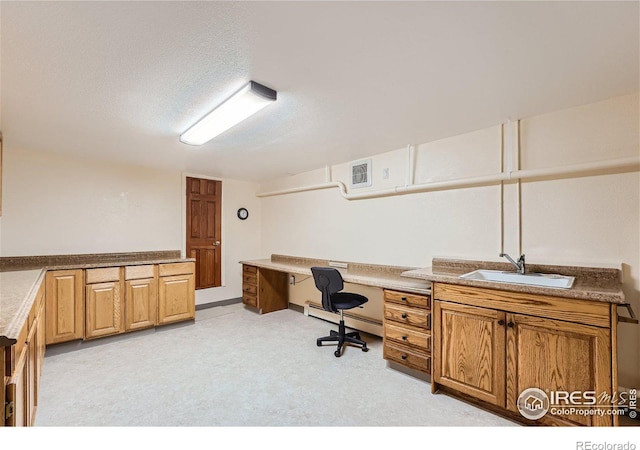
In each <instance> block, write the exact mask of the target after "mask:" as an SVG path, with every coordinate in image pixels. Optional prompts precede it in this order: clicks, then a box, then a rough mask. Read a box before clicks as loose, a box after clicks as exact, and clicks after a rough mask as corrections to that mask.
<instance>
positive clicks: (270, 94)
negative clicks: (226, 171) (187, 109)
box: [180, 81, 277, 145]
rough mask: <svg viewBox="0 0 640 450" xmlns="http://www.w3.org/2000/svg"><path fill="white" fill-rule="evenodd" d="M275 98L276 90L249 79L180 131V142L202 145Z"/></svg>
mask: <svg viewBox="0 0 640 450" xmlns="http://www.w3.org/2000/svg"><path fill="white" fill-rule="evenodd" d="M276 98H277V92H276V91H274V90H273V89H270V88H268V87H266V86H263V85H261V84H260V83H256V82H255V81H249V83H247V84H246V85H245V86H244V87H243V88H242V89H240V90H239V91H238V92H236V93H235V94H233V95H232V96H231V97H229V98H228V99H227V100H225V102H224V103H222V104H221V105H220V106H218V107H217V108H215V109H214V110H213V111H211V112H210V113H209V114H207V115H206V116H204V117H203V118H202V119H200V120H199V121H198V122H196V124H195V125H193V126H192V127H191V128H189V129H188V130H187V131H185V132H184V133H182V134H181V135H180V142H184V143H185V144H190V145H202V144H204V143H205V142H207V141H210V140H211V139H213V138H214V137H216V136H218V135H219V134H221V133H224V132H225V131H227V130H228V129H229V128H231V127H233V126H234V125H237V124H238V123H240V122H242V121H243V120H244V119H246V118H247V117H249V116H252V115H253V114H255V113H257V112H258V111H260V110H261V109H262V108H264V107H265V106H267V105H270V104H271V103H273V102H275V101H276Z"/></svg>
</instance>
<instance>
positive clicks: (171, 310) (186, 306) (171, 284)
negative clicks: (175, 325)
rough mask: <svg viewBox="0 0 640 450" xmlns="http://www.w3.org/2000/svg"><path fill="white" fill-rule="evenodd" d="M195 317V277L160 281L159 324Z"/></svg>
mask: <svg viewBox="0 0 640 450" xmlns="http://www.w3.org/2000/svg"><path fill="white" fill-rule="evenodd" d="M194 317H195V276H194V275H193V274H189V275H174V276H168V277H160V279H159V281H158V324H159V325H162V324H165V323H171V322H179V321H182V320H189V319H193V318H194Z"/></svg>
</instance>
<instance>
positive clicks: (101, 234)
mask: <svg viewBox="0 0 640 450" xmlns="http://www.w3.org/2000/svg"><path fill="white" fill-rule="evenodd" d="M6 144H7V143H6V142H5V155H4V175H3V177H4V180H3V183H4V193H3V194H4V199H3V204H4V207H3V224H2V225H3V226H2V239H1V242H0V249H1V254H2V256H23V255H55V254H75V253H108V252H136V251H151V250H179V249H180V248H181V246H182V235H181V214H182V213H181V190H180V189H181V188H180V172H177V171H175V172H168V171H160V170H154V169H146V168H141V167H132V166H122V165H116V164H110V163H104V162H98V161H93V160H88V159H80V158H75V157H69V156H61V155H55V154H50V153H43V152H33V151H27V150H17V149H14V148H10V147H9V146H8V145H6Z"/></svg>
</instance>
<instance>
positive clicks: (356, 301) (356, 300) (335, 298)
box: [331, 292, 368, 309]
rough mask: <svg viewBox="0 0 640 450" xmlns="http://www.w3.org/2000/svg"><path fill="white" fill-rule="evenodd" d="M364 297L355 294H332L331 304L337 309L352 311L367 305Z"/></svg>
mask: <svg viewBox="0 0 640 450" xmlns="http://www.w3.org/2000/svg"><path fill="white" fill-rule="evenodd" d="M367 301H368V299H367V297H365V296H364V295H360V294H356V293H353V292H336V293H334V294H331V303H332V305H333V307H334V308H335V309H351V308H356V307H358V306H360V305H363V304H365V303H367Z"/></svg>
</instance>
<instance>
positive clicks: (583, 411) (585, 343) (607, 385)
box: [432, 283, 617, 426]
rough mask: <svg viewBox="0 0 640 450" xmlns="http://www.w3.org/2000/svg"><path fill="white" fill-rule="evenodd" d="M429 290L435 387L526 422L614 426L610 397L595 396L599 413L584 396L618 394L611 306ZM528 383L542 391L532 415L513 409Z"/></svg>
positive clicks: (449, 287) (483, 291)
mask: <svg viewBox="0 0 640 450" xmlns="http://www.w3.org/2000/svg"><path fill="white" fill-rule="evenodd" d="M433 292H434V299H435V301H434V370H433V383H432V390H433V391H434V392H435V391H437V390H438V389H439V388H440V387H444V388H446V390H447V391H448V392H451V391H452V392H453V393H454V394H455V393H459V394H462V395H463V396H465V398H467V399H471V400H477V401H479V402H481V403H482V404H483V405H485V406H489V407H490V409H494V410H496V411H497V412H502V413H505V414H506V415H508V416H510V417H512V418H514V419H516V420H520V421H522V422H524V423H528V424H533V423H537V424H543V425H588V426H593V425H595V426H612V425H617V416H615V414H609V413H608V410H611V409H612V407H613V405H612V404H611V402H609V403H608V404H607V401H598V402H597V406H596V407H597V408H598V409H599V410H600V411H604V412H603V413H602V414H599V413H597V411H595V410H594V408H595V407H594V406H592V405H593V403H590V402H591V400H590V397H588V396H597V397H598V398H599V399H600V398H602V397H601V396H602V395H604V396H613V394H614V393H616V392H617V386H616V382H615V380H616V377H615V373H616V371H617V367H616V361H615V358H614V357H613V354H614V353H613V348H614V346H615V345H616V343H615V342H613V338H612V336H615V333H616V330H615V327H616V320H615V318H613V320H612V317H613V316H612V314H615V308H612V306H611V305H609V304H606V303H602V302H589V301H576V300H572V299H561V298H556V297H548V296H541V295H529V294H521V293H509V292H505V291H495V290H491V289H482V288H471V287H464V286H453V285H444V284H441V283H434V289H433ZM529 388H537V389H540V390H541V391H543V392H545V393H546V394H547V395H548V396H549V405H548V411H547V413H546V414H545V415H544V416H542V417H541V418H539V419H537V420H530V419H528V418H525V416H524V414H521V413H520V410H519V408H518V398H519V397H520V395H521V394H522V392H523V391H525V390H527V389H529ZM576 392H577V393H580V394H574V397H573V398H572V399H571V400H570V399H568V398H566V394H565V393H576ZM556 393H560V394H556ZM583 393H586V395H587V396H586V397H583ZM576 395H577V397H576ZM609 398H611V397H609ZM554 402H555V403H554ZM601 405H603V406H601ZM493 407H495V408H493ZM571 408H574V409H573V411H576V408H577V409H579V410H580V413H579V412H574V413H573V414H571V413H570V412H571V411H572V410H571Z"/></svg>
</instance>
